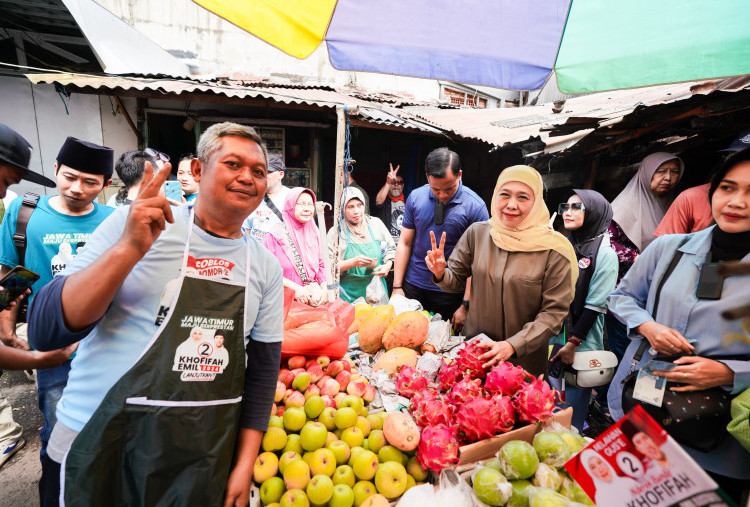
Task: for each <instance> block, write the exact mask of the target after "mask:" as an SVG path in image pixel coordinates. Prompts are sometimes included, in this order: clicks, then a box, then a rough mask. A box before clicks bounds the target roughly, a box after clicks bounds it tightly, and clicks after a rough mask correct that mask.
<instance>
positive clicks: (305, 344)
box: [281, 289, 354, 359]
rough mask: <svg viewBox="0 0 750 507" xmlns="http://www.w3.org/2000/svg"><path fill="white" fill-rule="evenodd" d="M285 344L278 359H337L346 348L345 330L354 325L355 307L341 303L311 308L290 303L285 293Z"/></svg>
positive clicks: (347, 340) (339, 301)
mask: <svg viewBox="0 0 750 507" xmlns="http://www.w3.org/2000/svg"><path fill="white" fill-rule="evenodd" d="M284 296H285V297H284V314H285V317H284V342H283V343H282V344H281V358H282V359H285V358H288V357H291V356H297V355H302V356H307V357H317V356H328V357H330V358H331V359H340V358H342V357H344V354H346V350H347V348H348V347H349V334H348V333H347V330H348V329H349V326H351V325H352V322H354V305H352V304H350V303H347V302H346V301H344V300H343V299H337V300H336V301H334V302H333V303H327V304H325V305H323V306H319V307H317V308H313V307H312V306H309V305H305V304H302V303H299V302H297V301H294V300H291V301H289V303H287V298H286V289H285V290H284Z"/></svg>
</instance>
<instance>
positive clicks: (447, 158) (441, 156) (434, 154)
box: [424, 147, 461, 178]
mask: <svg viewBox="0 0 750 507" xmlns="http://www.w3.org/2000/svg"><path fill="white" fill-rule="evenodd" d="M448 169H450V170H451V172H452V173H453V175H454V176H458V173H460V172H461V159H459V158H458V154H457V153H456V152H455V151H452V150H449V149H448V148H446V147H442V148H437V149H435V150H432V151H431V152H430V154H429V155H427V158H426V159H425V162H424V170H425V172H426V173H427V176H432V177H433V178H445V175H446V174H447V172H448Z"/></svg>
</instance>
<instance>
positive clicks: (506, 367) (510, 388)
mask: <svg viewBox="0 0 750 507" xmlns="http://www.w3.org/2000/svg"><path fill="white" fill-rule="evenodd" d="M527 377H531V375H529V374H528V373H526V372H525V371H524V369H523V368H521V367H520V366H513V365H512V364H510V363H506V362H505V361H503V362H502V363H500V364H498V365H497V366H495V367H494V368H492V370H490V372H489V373H488V374H487V379H486V380H485V381H484V388H485V390H487V391H489V392H491V393H492V394H502V395H505V396H513V395H514V394H516V391H518V390H519V389H521V386H523V384H524V382H525V381H526V378H527ZM531 378H533V377H531Z"/></svg>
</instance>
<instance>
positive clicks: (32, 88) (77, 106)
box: [0, 76, 137, 195]
mask: <svg viewBox="0 0 750 507" xmlns="http://www.w3.org/2000/svg"><path fill="white" fill-rule="evenodd" d="M63 98H64V102H63ZM63 98H61V96H60V95H59V94H58V93H57V92H56V91H55V87H54V86H53V85H47V84H42V85H32V84H31V83H30V82H29V81H28V80H27V79H26V78H24V77H5V76H2V77H0V121H2V122H3V123H5V124H7V125H8V126H10V127H11V128H13V129H15V130H16V131H17V132H18V133H20V134H21V135H22V136H23V137H25V138H26V140H27V141H28V142H29V143H31V146H32V147H33V153H32V157H31V163H30V167H31V169H32V170H34V171H36V172H41V173H42V174H44V175H45V176H47V177H48V178H50V179H52V180H54V179H55V167H54V164H55V160H56V158H57V153H58V152H59V150H60V146H62V144H63V142H65V139H66V138H67V137H68V136H73V137H77V138H79V139H83V140H86V141H91V142H93V143H97V144H103V145H105V146H110V147H111V148H113V149H114V151H115V157H117V156H119V155H120V153H122V152H123V151H126V150H132V149H135V148H136V147H137V143H136V137H135V134H134V133H133V132H132V130H130V128H129V127H128V124H127V122H126V120H125V117H124V116H123V115H122V113H121V112H119V111H117V109H116V108H117V105H116V104H115V103H114V99H113V101H112V103H111V104H110V101H109V98H108V97H105V96H102V97H99V96H97V95H85V94H79V93H74V94H72V95H71V96H70V97H63ZM123 103H124V105H125V107H126V108H127V109H128V110H129V112H130V114H131V115H132V117H133V118H134V117H135V104H136V103H135V99H123ZM66 105H67V112H66ZM113 105H114V107H113ZM113 111H114V112H115V113H113ZM11 190H12V191H13V192H15V193H16V194H18V195H23V193H24V192H36V193H38V194H41V195H44V194H55V193H56V189H54V188H45V187H42V186H40V185H36V184H33V183H28V182H25V181H23V182H21V183H20V184H18V185H14V186H12V187H11Z"/></svg>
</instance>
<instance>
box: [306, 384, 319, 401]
mask: <svg viewBox="0 0 750 507" xmlns="http://www.w3.org/2000/svg"><path fill="white" fill-rule="evenodd" d="M310 396H320V388H319V387H318V386H315V385H311V386H310V387H308V388H307V391H305V399H306V400H307V399H309V398H310Z"/></svg>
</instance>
